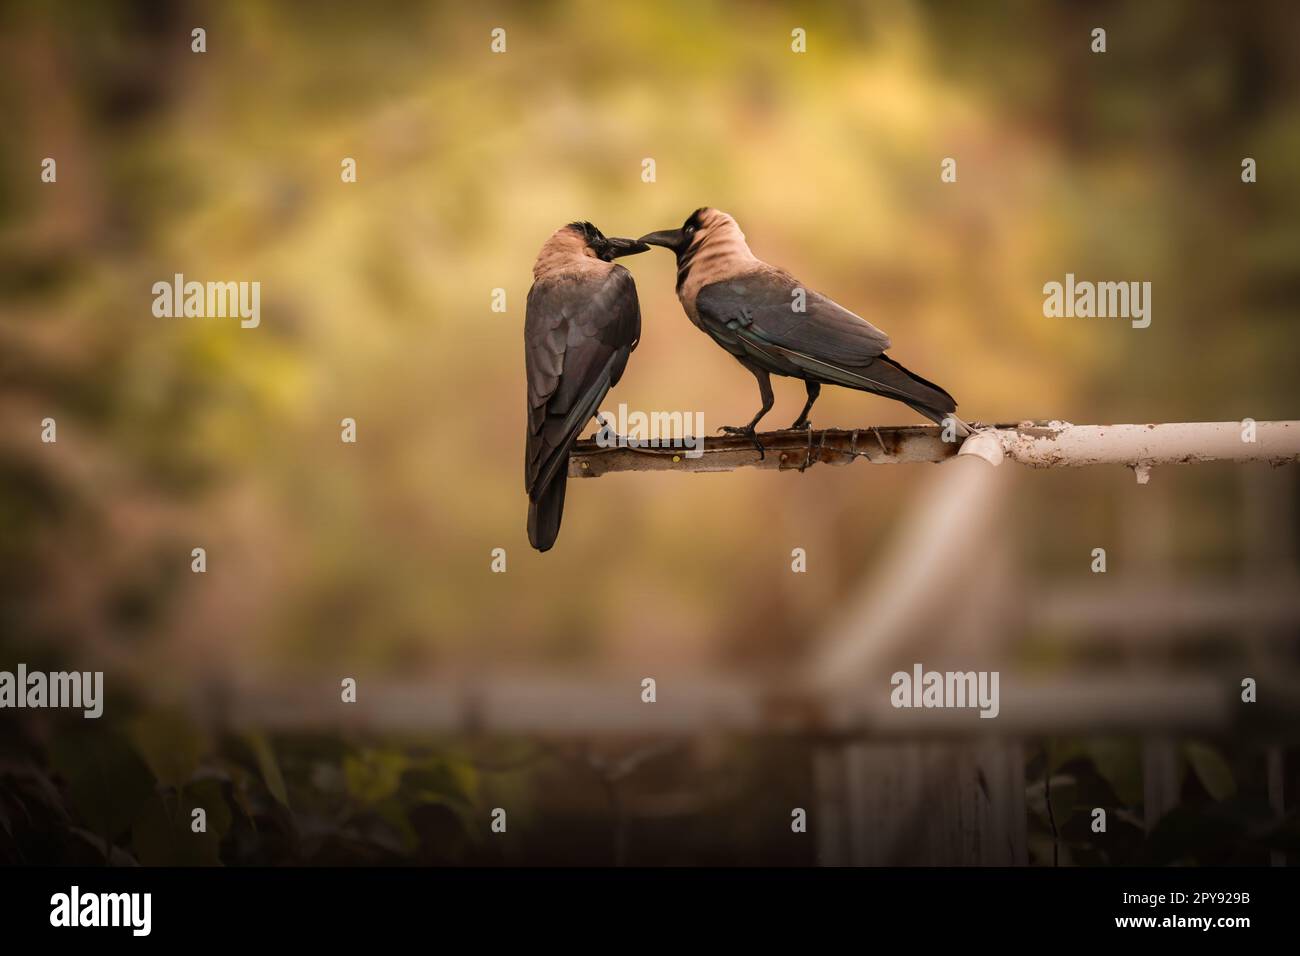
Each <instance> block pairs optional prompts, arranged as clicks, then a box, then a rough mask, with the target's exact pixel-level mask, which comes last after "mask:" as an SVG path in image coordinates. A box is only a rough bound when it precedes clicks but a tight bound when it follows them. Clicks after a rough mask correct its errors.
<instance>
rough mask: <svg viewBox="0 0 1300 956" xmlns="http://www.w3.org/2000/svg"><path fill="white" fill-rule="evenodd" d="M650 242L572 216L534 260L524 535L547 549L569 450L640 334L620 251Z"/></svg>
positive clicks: (527, 328) (555, 528)
mask: <svg viewBox="0 0 1300 956" xmlns="http://www.w3.org/2000/svg"><path fill="white" fill-rule="evenodd" d="M649 248H650V247H649V246H647V245H645V244H644V243H641V242H638V241H637V240H635V239H617V238H606V237H605V236H603V235H602V234H601V232H600V230H599V229H597V228H596V227H595V226H593V225H592V224H591V223H589V222H573V223H569V225H567V226H563V227H561V228H560V229H557V230H556V231H555V232H554V233H553V234H552V235H551V238H549V239H547V240H546V243H545V245H543V246H542V251H541V252H540V253H538V255H537V262H536V263H535V264H534V265H533V287H532V288H531V289H529V290H528V311H527V315H526V318H525V320H524V365H525V368H526V369H527V372H528V436H527V439H526V441H525V454H524V487H525V488H526V489H527V491H528V540H529V542H530V543H531V544H532V546H533V547H534V548H536V549H537V550H538V551H547V550H549V549H550V547H551V546H552V545H553V544H555V538H556V536H557V535H558V534H559V533H560V517H561V515H562V514H563V512H564V486H565V482H566V481H567V479H568V476H569V449H570V448H572V447H573V443H574V442H575V441H577V440H578V436H579V435H580V434H581V433H582V430H583V428H584V427H586V424H587V422H589V421H590V420H591V418H592V416H593V415H595V414H596V411H597V410H598V409H599V408H600V403H601V402H602V401H604V399H605V393H606V392H608V391H609V390H610V388H611V387H612V386H614V385H616V384H617V383H618V380H619V378H620V377H621V376H622V374H623V369H624V367H626V365H627V357H628V356H629V355H631V354H632V350H633V349H634V348H636V343H637V340H638V339H639V338H640V337H641V307H640V305H639V304H638V302H637V297H636V284H635V283H634V282H633V281H632V274H631V273H630V272H628V271H627V270H626V269H624V268H623V267H622V266H620V265H615V264H614V259H616V258H618V257H619V256H628V255H634V254H636V253H638V252H645V251H647V250H648V249H649Z"/></svg>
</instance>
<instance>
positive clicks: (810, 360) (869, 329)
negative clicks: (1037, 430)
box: [640, 207, 970, 457]
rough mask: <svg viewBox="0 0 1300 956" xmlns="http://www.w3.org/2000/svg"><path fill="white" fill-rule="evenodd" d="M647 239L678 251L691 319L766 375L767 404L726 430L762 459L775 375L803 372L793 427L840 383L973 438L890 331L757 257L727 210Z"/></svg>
mask: <svg viewBox="0 0 1300 956" xmlns="http://www.w3.org/2000/svg"><path fill="white" fill-rule="evenodd" d="M640 241H641V242H645V243H649V244H650V245H653V246H663V247H664V248H665V249H671V250H672V251H673V252H674V253H675V254H676V255H677V298H678V299H680V300H681V303H682V308H683V309H685V310H686V315H687V317H688V318H690V320H691V322H693V323H694V324H695V325H696V326H697V327H698V328H700V329H702V330H703V331H704V332H707V333H708V335H709V337H710V338H712V339H713V341H715V342H717V343H718V344H719V345H721V346H722V347H723V348H724V349H726V350H727V351H728V352H730V353H731V354H732V355H733V356H735V358H736V361H738V362H740V364H741V365H743V366H745V368H747V369H749V370H750V371H751V372H752V373H753V374H754V377H755V378H756V379H758V391H759V395H760V396H761V398H762V401H763V407H762V408H760V409H759V410H758V414H757V415H755V416H754V419H753V421H751V422H750V423H749V424H748V425H743V426H731V425H727V426H724V427H723V428H722V429H721V431H724V432H727V433H728V434H733V435H745V436H748V437H749V438H750V439H751V440H752V441H753V442H754V446H755V447H756V448H757V449H758V453H759V456H760V457H761V456H762V455H763V445H762V443H761V442H760V441H759V439H758V436H757V434H756V429H757V427H758V423H759V421H760V420H761V419H762V417H763V416H764V415H766V414H767V413H768V412H769V411H771V409H772V404H773V396H772V381H771V378H770V376H771V375H774V374H775V375H788V376H790V377H792V378H801V379H803V381H804V385H805V386H806V388H807V390H808V401H807V402H806V403H805V404H804V407H803V411H802V412H800V413H799V417H798V418H797V419H796V420H795V422H794V424H792V425H791V426H790V427H791V428H792V429H796V428H798V429H805V428H811V427H812V425H811V423H810V422H809V421H808V413H809V412H810V411H812V407H813V402H815V401H817V396H818V394H819V393H820V392H821V387H822V386H823V385H842V386H844V387H846V388H856V389H859V390H860V391H864V392H872V393H874V394H876V395H883V396H885V397H886V398H892V399H895V400H896V401H900V402H902V403H903V404H905V405H907V406H909V407H910V408H912V409H914V410H916V411H917V412H920V413H921V414H922V415H924V416H925V417H926V418H928V419H930V420H931V421H932V422H937V423H939V424H944V423H945V420H946V419H951V420H952V423H953V431H954V433H955V434H956V435H957V436H960V437H965V436H966V435H968V434H970V429H969V426H967V425H966V424H965V423H964V422H962V421H961V419H959V418H957V417H956V415H954V414H953V413H954V412H955V411H956V408H957V403H956V402H955V401H954V400H953V397H952V396H951V395H949V394H948V393H947V392H945V391H944V390H943V389H942V388H940V387H939V386H938V385H935V384H934V383H933V382H927V381H926V380H925V379H923V378H921V376H919V375H917V374H915V373H913V372H909V371H908V370H907V369H905V368H903V366H901V365H899V364H898V363H897V362H895V361H894V360H893V359H891V358H890V357H889V356H887V355H886V354H885V350H886V349H888V348H889V346H890V342H889V336H888V335H886V334H885V333H884V332H882V331H880V329H878V328H876V327H875V326H874V325H872V324H871V323H870V322H868V321H867V320H866V319H863V318H861V317H859V316H857V315H855V314H854V313H852V312H850V311H849V310H848V309H846V308H844V307H842V306H840V305H838V304H836V303H835V302H832V301H831V300H830V299H828V298H826V297H825V296H824V295H819V294H818V293H816V292H813V291H812V290H811V289H808V288H806V287H805V286H804V285H803V284H802V283H800V282H799V281H798V280H797V279H795V278H794V277H793V276H791V275H789V274H788V273H786V272H783V271H782V270H780V269H778V268H776V267H775V266H770V265H768V264H767V263H766V262H764V261H762V260H761V259H759V258H757V257H756V256H755V255H754V254H753V253H752V252H750V251H749V246H748V245H747V244H746V243H745V234H744V233H743V232H741V231H740V227H739V226H738V225H736V220H734V219H732V218H731V217H730V216H729V215H727V214H726V213H725V212H721V211H719V210H717V209H710V208H708V207H704V208H701V209H697V210H695V212H693V213H691V215H690V216H689V217H688V218H687V220H686V222H685V223H683V224H682V227H681V228H680V229H665V230H663V231H661V232H652V233H649V234H648V235H644V236H642V237H641V240H640Z"/></svg>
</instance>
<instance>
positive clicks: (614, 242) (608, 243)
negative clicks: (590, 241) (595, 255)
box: [605, 236, 650, 259]
mask: <svg viewBox="0 0 1300 956" xmlns="http://www.w3.org/2000/svg"><path fill="white" fill-rule="evenodd" d="M649 251H650V247H649V246H647V245H646V244H645V243H644V242H642V241H641V240H639V239H620V238H619V237H617V236H610V237H608V238H606V239H605V254H606V255H607V256H609V258H610V259H617V258H618V257H619V256H634V255H636V254H637V253H640V252H649Z"/></svg>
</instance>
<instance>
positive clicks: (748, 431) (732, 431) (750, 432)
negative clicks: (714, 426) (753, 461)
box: [718, 425, 767, 461]
mask: <svg viewBox="0 0 1300 956" xmlns="http://www.w3.org/2000/svg"><path fill="white" fill-rule="evenodd" d="M718 431H720V432H722V433H723V434H724V435H743V436H745V437H746V438H748V439H749V440H750V441H752V442H753V443H754V447H755V448H756V449H757V450H758V460H759V461H762V460H763V459H764V458H765V457H767V456H766V453H765V452H764V451H763V443H762V442H761V441H759V440H758V432H757V431H756V430H755V428H754V426H753V425H723V426H722V427H721V428H719V429H718Z"/></svg>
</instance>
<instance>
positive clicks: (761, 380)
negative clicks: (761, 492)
mask: <svg viewBox="0 0 1300 956" xmlns="http://www.w3.org/2000/svg"><path fill="white" fill-rule="evenodd" d="M745 367H746V368H748V369H749V370H750V371H751V372H753V373H754V378H756V379H758V393H759V395H761V396H762V398H763V407H762V408H760V409H759V410H758V414H757V415H755V416H754V418H753V420H751V421H750V423H749V424H748V425H744V426H737V425H723V426H722V427H721V428H719V429H718V431H720V432H723V433H724V434H727V435H745V436H746V437H748V438H749V440H750V441H752V442H753V443H754V447H755V448H757V449H758V460H759V461H762V460H763V459H764V458H765V457H766V454H765V453H764V451H763V443H762V442H761V441H759V440H758V434H757V433H756V431H755V429H757V427H758V423H759V421H760V420H761V419H762V417H763V416H764V415H766V414H767V413H768V412H770V411H771V410H772V406H773V404H775V403H776V399H775V398H774V397H773V395H772V377H771V376H770V375H768V374H767V372H765V371H763V370H762V369H759V368H753V367H751V366H749V365H746V366H745Z"/></svg>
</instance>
